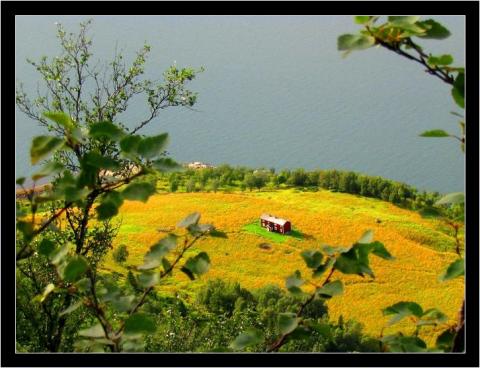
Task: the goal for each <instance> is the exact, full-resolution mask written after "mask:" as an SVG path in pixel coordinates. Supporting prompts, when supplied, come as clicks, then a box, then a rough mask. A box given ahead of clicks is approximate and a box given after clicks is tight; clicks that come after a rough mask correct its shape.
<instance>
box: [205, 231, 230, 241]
mask: <svg viewBox="0 0 480 368" xmlns="http://www.w3.org/2000/svg"><path fill="white" fill-rule="evenodd" d="M208 235H210V236H211V237H214V238H222V239H228V235H227V233H225V232H224V231H220V230H216V229H213V230H210V232H209V233H208Z"/></svg>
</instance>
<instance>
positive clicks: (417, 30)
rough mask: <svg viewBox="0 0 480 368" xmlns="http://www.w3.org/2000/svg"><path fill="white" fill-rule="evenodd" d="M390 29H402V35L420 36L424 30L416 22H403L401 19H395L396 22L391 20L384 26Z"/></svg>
mask: <svg viewBox="0 0 480 368" xmlns="http://www.w3.org/2000/svg"><path fill="white" fill-rule="evenodd" d="M390 29H396V30H397V29H398V30H401V31H403V33H404V34H403V35H402V36H407V37H410V36H421V35H422V34H424V33H425V32H426V30H425V28H423V27H420V26H419V25H418V23H416V24H415V23H409V22H403V21H400V20H399V21H396V22H391V23H390V25H389V26H387V27H386V28H385V30H390Z"/></svg>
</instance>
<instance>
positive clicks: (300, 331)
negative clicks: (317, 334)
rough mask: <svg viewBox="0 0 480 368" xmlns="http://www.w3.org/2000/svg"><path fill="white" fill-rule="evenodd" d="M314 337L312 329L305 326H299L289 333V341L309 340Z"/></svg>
mask: <svg viewBox="0 0 480 368" xmlns="http://www.w3.org/2000/svg"><path fill="white" fill-rule="evenodd" d="M311 337H312V331H311V330H310V329H309V328H307V327H305V326H302V325H300V326H297V328H296V329H295V330H294V331H293V332H292V333H291V334H290V335H288V341H291V340H309V339H310V338H311Z"/></svg>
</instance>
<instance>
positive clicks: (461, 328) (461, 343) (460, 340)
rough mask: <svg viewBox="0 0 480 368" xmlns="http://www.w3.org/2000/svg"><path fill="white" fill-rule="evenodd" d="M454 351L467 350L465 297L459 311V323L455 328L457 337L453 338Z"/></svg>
mask: <svg viewBox="0 0 480 368" xmlns="http://www.w3.org/2000/svg"><path fill="white" fill-rule="evenodd" d="M452 352H454V353H463V352H465V299H463V303H462V307H461V308H460V310H459V311H458V323H457V327H456V328H455V338H454V340H453V346H452Z"/></svg>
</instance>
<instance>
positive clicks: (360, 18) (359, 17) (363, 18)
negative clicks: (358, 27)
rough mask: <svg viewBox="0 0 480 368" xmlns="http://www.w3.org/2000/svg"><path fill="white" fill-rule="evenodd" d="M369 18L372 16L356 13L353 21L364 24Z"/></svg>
mask: <svg viewBox="0 0 480 368" xmlns="http://www.w3.org/2000/svg"><path fill="white" fill-rule="evenodd" d="M370 18H373V17H371V16H369V15H357V16H356V17H355V18H354V19H355V23H357V24H365V23H368V21H369V20H370Z"/></svg>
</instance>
